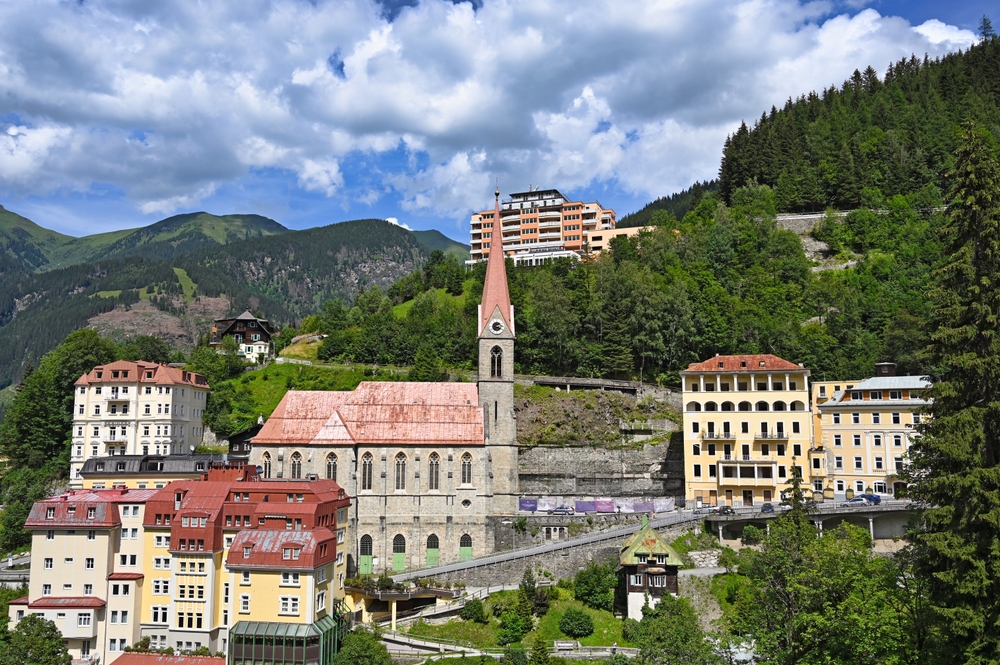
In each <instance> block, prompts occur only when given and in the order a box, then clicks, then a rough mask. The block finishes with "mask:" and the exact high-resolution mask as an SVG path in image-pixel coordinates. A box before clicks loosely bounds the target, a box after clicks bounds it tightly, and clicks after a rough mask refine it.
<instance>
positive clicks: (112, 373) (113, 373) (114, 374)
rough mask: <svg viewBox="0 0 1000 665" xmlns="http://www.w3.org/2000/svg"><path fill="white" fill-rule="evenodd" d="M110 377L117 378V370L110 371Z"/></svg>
mask: <svg viewBox="0 0 1000 665" xmlns="http://www.w3.org/2000/svg"><path fill="white" fill-rule="evenodd" d="M111 378H112V379H117V378H118V372H116V371H113V372H111Z"/></svg>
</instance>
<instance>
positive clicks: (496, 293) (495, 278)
mask: <svg viewBox="0 0 1000 665" xmlns="http://www.w3.org/2000/svg"><path fill="white" fill-rule="evenodd" d="M495 210H496V212H495V213H494V215H493V220H494V221H493V224H495V227H494V229H493V238H494V243H493V245H495V247H494V246H491V248H490V257H489V258H488V259H487V260H486V281H485V282H484V283H483V300H482V304H481V305H480V306H479V316H480V320H479V333H480V334H482V332H483V329H484V328H485V327H486V324H487V323H489V321H490V319H491V318H492V317H493V312H494V311H495V310H496V309H497V308H500V316H502V317H503V320H504V321H505V322H506V323H507V328H508V329H509V330H511V331H513V330H514V321H513V318H514V317H513V312H512V311H511V307H510V292H509V291H508V290H507V266H506V265H505V260H504V253H503V240H502V238H501V236H502V234H501V233H500V225H501V224H502V222H501V221H500V190H499V189H498V190H497V192H496V204H495ZM497 239H499V240H497Z"/></svg>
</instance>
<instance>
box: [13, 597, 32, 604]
mask: <svg viewBox="0 0 1000 665" xmlns="http://www.w3.org/2000/svg"><path fill="white" fill-rule="evenodd" d="M9 604H10V605H27V604H28V597H27V596H21V597H20V598H15V599H14V600H12V601H10V603H9Z"/></svg>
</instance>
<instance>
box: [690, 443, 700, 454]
mask: <svg viewBox="0 0 1000 665" xmlns="http://www.w3.org/2000/svg"><path fill="white" fill-rule="evenodd" d="M691 454H692V455H701V446H699V445H698V444H697V443H696V444H694V445H692V446H691Z"/></svg>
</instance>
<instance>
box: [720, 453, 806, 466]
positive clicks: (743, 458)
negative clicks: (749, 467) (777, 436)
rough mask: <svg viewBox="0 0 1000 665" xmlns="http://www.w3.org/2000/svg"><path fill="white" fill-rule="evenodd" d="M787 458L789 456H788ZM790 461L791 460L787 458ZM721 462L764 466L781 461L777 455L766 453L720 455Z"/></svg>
mask: <svg viewBox="0 0 1000 665" xmlns="http://www.w3.org/2000/svg"><path fill="white" fill-rule="evenodd" d="M786 457H787V456H786ZM787 459H788V460H789V461H790V460H791V458H787ZM719 461H720V462H751V463H764V464H774V463H775V462H778V461H785V460H784V459H783V460H779V459H778V456H777V455H771V454H767V455H765V454H764V453H750V454H749V455H720V456H719Z"/></svg>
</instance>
